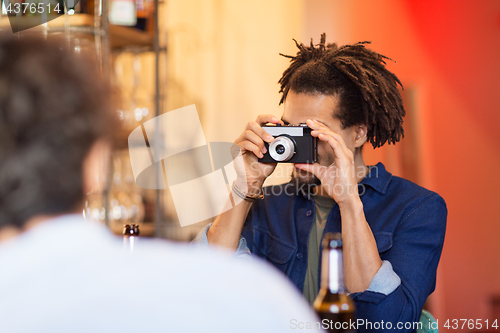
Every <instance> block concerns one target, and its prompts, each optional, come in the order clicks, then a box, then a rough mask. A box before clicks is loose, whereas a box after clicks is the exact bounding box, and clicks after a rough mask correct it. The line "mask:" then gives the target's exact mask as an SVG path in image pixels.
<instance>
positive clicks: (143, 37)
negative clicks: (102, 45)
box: [0, 14, 153, 49]
mask: <svg viewBox="0 0 500 333" xmlns="http://www.w3.org/2000/svg"><path fill="white" fill-rule="evenodd" d="M68 19H69V26H70V31H72V32H81V33H86V34H89V35H92V34H93V33H94V17H93V15H89V14H75V15H70V16H69V17H68ZM40 20H41V17H40V16H35V17H25V16H23V17H19V24H20V25H21V26H35V25H36V24H37V23H38V22H39V21H40ZM65 21H66V20H65V17H64V16H63V15H61V16H59V17H57V18H55V19H53V20H51V21H49V22H47V27H48V31H49V32H63V31H64V25H65ZM7 28H9V30H10V21H9V19H8V17H7V16H2V17H1V19H0V30H6V29H7ZM41 29H42V27H40V25H38V26H35V27H34V28H31V29H28V30H25V31H34V30H41ZM109 38H110V44H111V48H113V49H120V48H124V47H131V46H134V47H135V46H138V47H148V48H152V47H153V37H152V36H151V35H150V34H148V33H147V32H144V31H141V30H137V29H135V28H130V27H124V26H118V25H112V24H110V25H109Z"/></svg>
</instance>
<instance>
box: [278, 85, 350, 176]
mask: <svg viewBox="0 0 500 333" xmlns="http://www.w3.org/2000/svg"><path fill="white" fill-rule="evenodd" d="M337 105H338V98H337V97H334V96H332V95H323V94H314V95H310V94H303V93H295V92H293V91H290V92H289V93H288V95H287V97H286V101H285V111H284V113H283V116H282V118H281V119H282V120H283V121H284V122H285V124H293V125H297V124H300V123H305V122H306V120H307V119H316V120H318V121H319V122H321V123H323V124H324V125H325V126H327V127H328V128H329V129H330V130H331V131H332V132H335V133H337V134H340V135H341V136H342V138H343V139H344V141H345V143H346V145H347V147H348V148H349V149H350V150H351V151H353V152H354V139H355V136H356V135H355V133H353V132H354V129H352V128H346V129H342V123H341V122H340V120H339V119H337V118H334V114H336V112H337V107H338V106H337ZM334 161H335V155H334V153H333V149H332V148H331V147H330V145H329V144H328V143H326V142H324V141H320V140H318V162H316V163H318V164H320V165H322V166H329V165H331V164H332V163H333V162H334ZM292 181H293V182H298V184H299V185H301V184H311V185H320V181H319V179H317V178H316V176H314V175H313V174H312V173H309V172H306V171H303V170H299V169H297V168H293V172H292Z"/></svg>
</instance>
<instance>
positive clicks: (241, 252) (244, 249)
mask: <svg viewBox="0 0 500 333" xmlns="http://www.w3.org/2000/svg"><path fill="white" fill-rule="evenodd" d="M211 226H212V223H209V224H207V225H206V226H205V227H203V229H201V230H200V232H199V233H198V235H196V237H195V238H194V239H193V241H192V242H191V246H193V247H198V248H205V249H210V245H209V244H208V237H207V233H208V230H209V229H210V227H211ZM234 255H235V257H238V258H243V259H246V260H250V261H251V260H252V253H251V252H250V249H249V248H248V246H247V241H246V239H245V238H244V237H240V242H239V244H238V249H237V250H236V253H235V254H234Z"/></svg>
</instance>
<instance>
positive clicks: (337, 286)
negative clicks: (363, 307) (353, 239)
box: [313, 233, 356, 332]
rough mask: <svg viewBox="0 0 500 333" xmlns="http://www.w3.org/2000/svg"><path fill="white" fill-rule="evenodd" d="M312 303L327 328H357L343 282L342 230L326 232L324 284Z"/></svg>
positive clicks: (324, 242)
mask: <svg viewBox="0 0 500 333" xmlns="http://www.w3.org/2000/svg"><path fill="white" fill-rule="evenodd" d="M313 306H314V310H316V312H317V314H318V316H319V317H320V318H321V319H322V324H323V325H325V323H326V325H325V326H324V327H328V332H355V330H353V329H352V327H353V326H354V325H353V324H352V323H354V322H355V321H356V314H355V311H356V310H355V306H354V302H353V301H352V299H351V297H349V295H348V294H347V293H346V289H345V286H344V268H343V260H342V236H341V234H340V233H327V234H326V235H325V236H324V238H323V259H322V263H321V288H320V290H319V293H318V296H317V297H316V299H315V300H314V304H313Z"/></svg>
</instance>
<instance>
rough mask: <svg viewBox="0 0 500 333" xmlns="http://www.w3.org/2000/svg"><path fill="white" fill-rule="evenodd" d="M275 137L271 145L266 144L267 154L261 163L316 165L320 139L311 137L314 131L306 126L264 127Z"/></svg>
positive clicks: (260, 160) (260, 159) (263, 127)
mask: <svg viewBox="0 0 500 333" xmlns="http://www.w3.org/2000/svg"><path fill="white" fill-rule="evenodd" d="M262 129H264V131H266V132H267V133H269V134H271V135H272V136H274V140H273V141H272V142H271V143H269V144H268V143H267V142H264V144H265V145H266V149H267V152H266V153H265V154H264V157H263V158H259V162H264V163H276V162H286V163H314V162H316V160H317V157H318V150H317V143H318V139H317V138H315V137H313V136H311V131H312V129H311V128H310V127H309V126H307V125H306V124H300V125H287V126H281V125H280V124H278V125H276V126H267V125H264V126H262Z"/></svg>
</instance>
